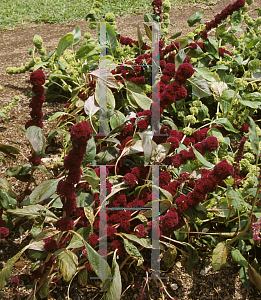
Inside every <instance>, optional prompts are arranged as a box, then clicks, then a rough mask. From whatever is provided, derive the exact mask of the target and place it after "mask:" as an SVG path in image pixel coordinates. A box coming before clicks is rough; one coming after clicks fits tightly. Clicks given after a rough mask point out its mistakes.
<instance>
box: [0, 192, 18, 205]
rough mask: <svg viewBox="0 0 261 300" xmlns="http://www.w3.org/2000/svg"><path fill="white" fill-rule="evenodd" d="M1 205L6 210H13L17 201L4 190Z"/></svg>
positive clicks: (0, 200) (0, 196) (0, 197)
mask: <svg viewBox="0 0 261 300" xmlns="http://www.w3.org/2000/svg"><path fill="white" fill-rule="evenodd" d="M0 203H1V206H2V207H3V208H4V209H12V208H15V207H16V205H17V201H16V200H15V199H14V198H13V197H11V196H10V195H9V193H8V192H6V191H5V190H2V189H0Z"/></svg>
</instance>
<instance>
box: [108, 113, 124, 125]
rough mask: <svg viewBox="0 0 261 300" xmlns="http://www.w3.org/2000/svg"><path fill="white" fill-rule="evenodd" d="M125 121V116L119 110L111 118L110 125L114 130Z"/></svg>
mask: <svg viewBox="0 0 261 300" xmlns="http://www.w3.org/2000/svg"><path fill="white" fill-rule="evenodd" d="M124 121H125V115H124V114H123V113H122V112H120V111H119V110H116V111H115V114H113V115H112V116H111V117H110V125H111V129H114V128H116V127H118V126H119V125H121V124H123V123H124Z"/></svg>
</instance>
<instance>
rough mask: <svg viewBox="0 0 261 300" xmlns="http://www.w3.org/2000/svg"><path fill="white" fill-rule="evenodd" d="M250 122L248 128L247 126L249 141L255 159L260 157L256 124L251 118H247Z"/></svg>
mask: <svg viewBox="0 0 261 300" xmlns="http://www.w3.org/2000/svg"><path fill="white" fill-rule="evenodd" d="M248 118H249V120H250V126H249V140H250V142H251V145H252V148H253V151H254V152H255V154H256V155H257V157H259V156H260V148H259V136H258V134H257V131H256V124H255V122H254V120H253V119H252V118H251V117H248Z"/></svg>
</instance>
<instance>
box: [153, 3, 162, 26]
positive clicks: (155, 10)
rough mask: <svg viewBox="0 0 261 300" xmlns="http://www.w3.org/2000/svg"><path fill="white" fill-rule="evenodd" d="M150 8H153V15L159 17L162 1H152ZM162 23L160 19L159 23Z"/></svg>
mask: <svg viewBox="0 0 261 300" xmlns="http://www.w3.org/2000/svg"><path fill="white" fill-rule="evenodd" d="M152 6H153V14H154V15H157V16H160V14H161V12H162V10H161V6H162V1H161V0H154V1H153V2H152ZM161 21H162V19H161V18H160V22H161Z"/></svg>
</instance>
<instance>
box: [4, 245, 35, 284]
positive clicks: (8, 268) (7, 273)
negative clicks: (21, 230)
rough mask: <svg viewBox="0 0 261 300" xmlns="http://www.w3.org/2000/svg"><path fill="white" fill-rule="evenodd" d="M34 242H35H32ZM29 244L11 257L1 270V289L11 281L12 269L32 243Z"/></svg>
mask: <svg viewBox="0 0 261 300" xmlns="http://www.w3.org/2000/svg"><path fill="white" fill-rule="evenodd" d="M32 244H34V243H32ZM32 244H28V245H27V246H25V247H24V248H23V249H22V250H20V251H19V252H18V253H17V254H16V255H15V256H13V257H12V258H10V259H9V260H8V262H7V263H6V264H5V266H4V267H3V269H2V270H1V272H0V290H1V289H2V288H3V287H4V286H5V285H6V284H7V283H8V282H9V280H10V275H11V271H12V268H13V265H14V263H15V262H16V261H17V260H18V259H19V258H20V256H21V255H22V254H23V253H24V252H25V251H26V250H27V249H28V248H29V247H30V246H31V245H32Z"/></svg>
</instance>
